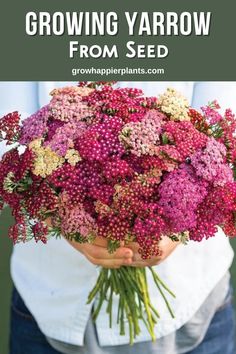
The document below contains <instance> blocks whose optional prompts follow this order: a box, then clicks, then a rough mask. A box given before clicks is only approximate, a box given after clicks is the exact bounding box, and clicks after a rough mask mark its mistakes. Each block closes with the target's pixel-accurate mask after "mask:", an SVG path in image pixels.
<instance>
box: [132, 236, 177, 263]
mask: <svg viewBox="0 0 236 354" xmlns="http://www.w3.org/2000/svg"><path fill="white" fill-rule="evenodd" d="M180 243H181V242H176V241H172V240H171V239H170V238H169V237H165V236H164V237H163V238H162V240H161V241H160V242H159V243H158V247H159V249H160V255H159V256H157V257H152V258H151V259H145V260H144V259H142V257H141V255H140V253H139V252H138V249H139V245H138V244H137V243H136V242H132V243H130V244H129V245H128V246H127V247H129V248H130V249H132V251H133V262H132V263H131V264H130V265H131V266H132V267H152V266H154V265H158V264H160V263H161V262H163V261H164V260H165V259H166V258H167V257H169V255H170V254H171V253H172V252H173V251H174V250H175V249H176V247H177V246H178V245H179V244H180Z"/></svg>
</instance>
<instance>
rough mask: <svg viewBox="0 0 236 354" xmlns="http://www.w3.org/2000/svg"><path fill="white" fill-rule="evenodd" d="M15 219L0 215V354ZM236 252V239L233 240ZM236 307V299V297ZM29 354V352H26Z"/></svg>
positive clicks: (4, 343)
mask: <svg viewBox="0 0 236 354" xmlns="http://www.w3.org/2000/svg"><path fill="white" fill-rule="evenodd" d="M12 222H13V219H12V217H11V212H10V209H9V208H5V209H4V210H3V211H2V213H1V215H0V354H8V334H9V312H10V297H11V289H12V282H11V277H10V270H9V261H10V254H11V249H12V242H11V240H9V239H8V236H7V230H8V228H9V226H10V225H11V224H12ZM232 245H233V247H234V250H235V253H236V239H234V240H232ZM231 273H232V279H233V285H234V289H236V260H235V261H234V263H233V266H232V268H231ZM234 305H235V309H236V300H235V299H234ZM25 354H27V353H25Z"/></svg>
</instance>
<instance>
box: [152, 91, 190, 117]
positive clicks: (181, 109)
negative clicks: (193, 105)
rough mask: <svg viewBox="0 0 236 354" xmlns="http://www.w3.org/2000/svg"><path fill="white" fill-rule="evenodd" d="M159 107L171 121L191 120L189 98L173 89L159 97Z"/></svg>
mask: <svg viewBox="0 0 236 354" xmlns="http://www.w3.org/2000/svg"><path fill="white" fill-rule="evenodd" d="M158 105H159V107H160V108H161V111H162V112H164V113H166V114H167V115H168V116H169V117H170V119H171V120H180V121H182V120H187V121H189V120H190V117H189V115H188V111H189V102H188V100H187V98H186V97H184V96H183V95H182V94H181V93H180V92H178V91H176V90H175V89H173V88H168V89H167V90H166V92H165V93H163V94H162V95H160V96H159V98H158Z"/></svg>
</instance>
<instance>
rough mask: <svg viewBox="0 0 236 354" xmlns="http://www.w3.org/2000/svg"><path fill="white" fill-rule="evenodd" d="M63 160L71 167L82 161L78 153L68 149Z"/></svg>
mask: <svg viewBox="0 0 236 354" xmlns="http://www.w3.org/2000/svg"><path fill="white" fill-rule="evenodd" d="M65 158H66V160H67V161H68V162H69V164H70V165H71V166H75V165H76V164H77V162H79V161H81V160H82V158H81V156H80V154H79V152H78V151H77V150H75V149H69V150H68V151H67V153H66V156H65Z"/></svg>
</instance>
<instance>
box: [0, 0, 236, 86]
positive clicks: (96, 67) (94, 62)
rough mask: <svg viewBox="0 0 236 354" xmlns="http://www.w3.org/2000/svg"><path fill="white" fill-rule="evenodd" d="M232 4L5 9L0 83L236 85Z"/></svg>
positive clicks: (0, 19) (77, 1) (201, 0)
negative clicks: (213, 81) (212, 82)
mask: <svg viewBox="0 0 236 354" xmlns="http://www.w3.org/2000/svg"><path fill="white" fill-rule="evenodd" d="M235 13H236V3H235V1H234V0H225V1H213V0H178V1H177V0H156V1H154V0H145V1H134V0H129V1H126V2H123V1H120V2H117V1H109V0H106V1H105V0H100V1H95V0H86V1H84V0H56V1H52V0H40V1H39V0H37V1H36V0H21V1H13V0H8V1H6V0H5V1H2V2H1V5H0V36H1V56H0V58H1V65H0V80H14V81H15V80H47V81H50V80H53V81H65V80H66V81H67V80H69V81H70V80H75V81H79V80H80V81H81V80H104V81H109V80H123V81H133V80H137V81H147V80H148V81H151V80H153V81H157V80H162V81H168V80H171V81H173V80H179V81H185V80H190V81H191V80H194V81H196V80H199V81H202V80H203V81H208V80H225V81H231V80H232V81H234V80H236V70H235V63H236V46H235V35H236V25H235V23H236V21H235Z"/></svg>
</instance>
